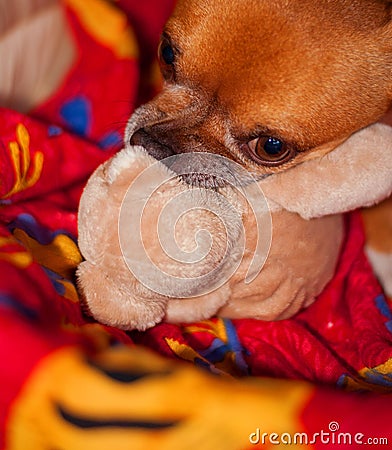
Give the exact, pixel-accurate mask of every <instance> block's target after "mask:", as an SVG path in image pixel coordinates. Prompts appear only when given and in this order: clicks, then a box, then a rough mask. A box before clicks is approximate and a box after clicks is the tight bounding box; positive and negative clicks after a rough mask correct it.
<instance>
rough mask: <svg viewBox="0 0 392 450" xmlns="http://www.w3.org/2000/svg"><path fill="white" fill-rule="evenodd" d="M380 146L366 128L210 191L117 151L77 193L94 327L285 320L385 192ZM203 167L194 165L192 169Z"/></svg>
mask: <svg viewBox="0 0 392 450" xmlns="http://www.w3.org/2000/svg"><path fill="white" fill-rule="evenodd" d="M390 142H392V128H391V127H389V126H387V125H383V124H374V125H372V126H369V127H368V128H366V129H363V130H361V131H359V132H357V133H356V134H354V135H353V136H352V137H351V138H349V139H348V140H347V141H346V142H344V143H343V144H341V145H340V147H338V148H337V149H335V150H334V151H333V152H332V153H330V154H328V155H326V156H324V157H322V158H318V159H314V160H311V161H308V162H305V163H303V164H300V165H298V166H296V167H294V168H292V169H290V170H287V171H285V172H282V173H279V174H274V175H271V176H269V177H267V178H265V179H264V180H262V181H258V182H256V181H254V180H253V181H252V180H251V181H249V182H246V183H243V185H241V186H238V185H237V184H236V183H235V182H233V181H229V182H226V183H222V184H219V183H217V187H216V188H215V189H210V188H205V187H203V184H202V183H201V184H200V183H192V182H191V183H190V182H189V179H187V176H185V177H184V175H183V174H180V175H181V176H180V175H179V174H178V170H176V166H184V164H179V163H177V162H175V161H174V162H169V163H168V162H165V164H164V163H161V162H158V161H156V160H155V159H154V158H152V157H151V156H149V155H148V153H147V152H146V151H145V149H143V148H141V147H127V148H126V149H124V150H122V151H121V152H119V153H118V154H117V155H116V156H115V157H113V158H112V159H111V160H109V161H108V162H106V163H105V164H103V165H102V166H101V167H99V168H98V169H97V170H96V172H95V173H94V174H93V175H92V177H91V178H90V180H89V182H88V184H87V186H86V188H85V191H84V193H83V195H82V199H81V203H80V210H79V246H80V249H81V252H82V254H83V255H84V257H85V259H86V261H84V262H83V263H82V264H81V265H80V266H79V268H78V273H77V276H78V282H79V287H80V291H81V293H82V295H83V297H84V303H85V307H86V309H87V310H88V311H89V313H90V314H92V315H93V316H94V317H95V318H96V319H97V320H98V321H100V322H103V323H105V324H108V325H113V326H116V327H119V328H123V329H135V328H136V329H139V330H144V329H147V328H149V327H151V326H153V325H155V324H157V323H158V322H160V321H162V320H165V321H169V322H190V321H198V320H202V319H206V318H209V317H211V316H213V315H216V314H218V315H220V316H224V317H230V318H245V317H252V318H259V319H263V320H276V319H284V318H288V317H291V316H292V315H294V314H295V313H296V312H298V311H299V310H300V309H302V308H304V307H307V306H308V305H310V304H311V303H312V302H313V301H314V300H315V299H316V297H317V295H318V294H320V292H321V291H322V290H323V289H324V287H325V286H326V285H327V283H328V282H329V281H330V280H331V278H332V276H333V274H334V270H335V267H336V264H337V261H338V258H339V251H340V247H341V243H342V240H343V239H344V225H343V217H342V213H343V212H345V211H348V210H352V209H355V208H358V207H361V206H367V205H371V204H374V203H376V202H379V201H380V200H382V199H383V198H385V197H387V196H388V195H389V194H390V192H391V190H392V179H391V173H392V156H389V155H390V154H391V152H389V153H388V152H387V149H388V148H390V145H391V144H390ZM369 148H385V149H386V150H385V151H384V152H372V153H371V155H370V154H369ZM385 155H387V156H385ZM188 157H189V154H188ZM193 157H195V154H193ZM203 157H204V158H206V156H201V157H199V158H203ZM196 158H197V156H196ZM214 164H215V163H213V162H211V161H205V162H204V163H203V160H202V162H201V163H200V162H199V163H197V164H196V165H195V167H197V168H198V169H197V170H196V169H195V171H196V172H197V171H200V167H202V166H203V167H205V168H209V167H216V165H214ZM216 164H219V163H216ZM225 164H227V163H226V162H225ZM185 166H189V167H191V165H189V164H185ZM205 170H207V169H205ZM208 170H209V169H208ZM211 170H213V169H211ZM236 170H237V169H236V168H234V169H233V170H230V171H229V172H230V173H233V172H235V171H236ZM235 178H236V177H233V179H235ZM226 181H227V180H226Z"/></svg>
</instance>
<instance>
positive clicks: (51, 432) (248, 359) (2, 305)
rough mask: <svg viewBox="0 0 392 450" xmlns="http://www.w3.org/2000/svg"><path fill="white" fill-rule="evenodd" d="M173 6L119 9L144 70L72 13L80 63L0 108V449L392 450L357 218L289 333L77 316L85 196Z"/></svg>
mask: <svg viewBox="0 0 392 450" xmlns="http://www.w3.org/2000/svg"><path fill="white" fill-rule="evenodd" d="M171 3H172V2H171V1H169V0H168V1H166V2H163V1H158V0H157V1H155V2H152V1H151V3H150V5H151V6H150V9H149V8H147V7H144V6H142V4H141V3H140V2H137V1H136V0H123V1H119V2H118V4H119V7H120V8H122V11H123V14H124V15H127V17H128V19H129V20H130V22H131V24H132V25H133V27H134V30H136V36H137V37H138V39H139V41H138V44H139V48H140V55H141V56H140V58H137V56H136V55H135V56H134V57H129V56H127V57H119V56H118V55H117V54H116V52H115V51H113V49H112V48H109V47H107V46H105V45H103V44H102V43H101V42H99V40H97V39H96V37H95V36H94V35H93V34H91V32H90V31H89V30H88V29H86V28H85V27H84V26H83V21H81V20H80V17H78V14H76V13H75V12H74V11H72V10H70V11H69V18H70V26H72V29H73V32H74V36H75V40H76V42H77V43H78V50H79V58H78V62H77V64H75V66H74V68H73V69H72V70H71V72H70V73H69V74H68V76H67V78H66V80H65V82H64V83H63V85H62V87H61V88H60V89H59V91H58V92H57V93H56V94H55V96H53V97H52V98H51V99H49V100H48V101H47V102H46V103H45V104H43V105H41V106H40V107H39V108H37V109H36V110H35V111H32V112H31V114H29V115H28V116H27V115H21V114H19V113H17V112H15V111H10V110H6V109H0V174H1V175H0V199H1V200H0V273H1V277H0V311H1V315H0V325H1V326H0V336H1V341H0V342H1V344H0V381H1V383H0V448H7V449H20V450H28V449H49V448H50V449H53V448H64V449H67V450H68V449H69V450H70V449H75V450H76V449H80V448H84V449H89V448H91V449H93V448H94V449H100V448H102V449H107V448H116V450H117V449H122V448H124V449H125V448H132V449H138V448H140V449H145V448H159V449H162V448H168V449H174V448H176V449H177V448H184V449H190V448H206V449H208V448H216V449H220V448H221V449H230V448H233V449H237V448H238V449H239V448H252V447H253V446H254V445H255V444H256V443H257V442H259V444H260V445H263V442H264V443H265V445H271V446H274V445H276V443H275V442H273V441H274V440H275V441H276V440H277V439H280V441H279V442H280V443H282V444H285V443H286V444H287V443H288V440H289V439H291V442H294V436H295V433H296V432H298V433H305V434H306V439H308V441H305V434H304V435H302V438H301V439H302V441H303V442H302V443H303V444H307V443H308V444H309V445H307V447H306V448H332V446H336V448H348V446H349V442H348V441H349V439H350V442H351V444H352V445H351V446H350V448H352V447H354V448H355V446H356V445H360V444H359V441H360V440H361V439H362V441H361V442H362V443H364V442H365V440H366V444H370V443H374V442H376V440H378V441H377V442H381V443H383V442H384V441H380V439H389V442H392V435H391V432H390V431H389V430H390V420H391V419H392V412H391V408H390V406H389V397H388V396H385V395H381V394H384V393H387V392H389V391H390V390H391V388H392V376H391V367H392V359H391V358H392V311H391V308H390V303H389V301H388V300H387V299H386V298H385V296H384V295H383V293H382V291H381V288H380V286H379V284H378V283H377V281H376V279H375V277H374V276H373V274H372V271H371V268H370V266H369V264H368V262H367V260H366V257H365V255H364V253H363V243H364V242H363V241H364V236H363V230H362V224H361V220H360V217H359V215H358V214H357V213H352V214H350V215H348V216H347V217H346V239H345V244H344V248H343V249H342V254H341V258H340V262H339V266H338V268H337V271H336V275H335V277H334V279H333V280H332V281H331V282H330V283H329V285H328V286H327V288H326V289H325V291H324V292H323V293H322V294H321V295H320V297H319V299H318V300H317V301H316V302H315V303H314V304H313V305H312V306H311V307H310V308H308V309H307V310H306V311H304V312H302V313H300V314H298V315H297V316H295V317H294V318H292V319H290V320H285V321H281V322H261V321H257V320H235V321H232V320H222V319H219V318H216V319H212V320H209V321H204V322H202V323H197V324H191V325H185V326H176V325H168V324H161V325H158V326H156V327H155V328H153V329H151V330H149V331H148V332H145V333H135V332H131V333H125V332H122V331H119V330H115V329H110V328H108V327H103V326H101V325H99V324H95V323H94V322H93V321H92V320H91V319H90V318H87V317H85V316H84V315H83V313H82V310H81V308H80V305H79V302H78V294H77V291H76V287H75V279H74V273H75V268H76V266H77V264H78V263H79V262H80V261H81V255H80V253H79V251H78V248H77V223H76V220H77V207H78V201H79V197H80V194H81V191H82V189H83V186H84V185H85V183H86V181H87V178H88V177H89V175H90V174H91V173H92V171H93V170H94V169H95V168H96V167H97V166H98V165H99V164H100V163H102V162H103V161H105V160H106V159H107V158H109V157H110V156H111V155H113V154H114V153H115V152H116V151H117V150H118V149H119V148H120V147H121V139H122V132H123V129H124V126H125V123H126V120H127V118H128V116H129V114H130V113H131V112H132V109H133V108H134V107H135V105H136V104H137V103H138V102H139V101H140V100H145V99H146V98H147V97H146V96H148V95H151V93H153V92H154V91H155V90H156V89H157V88H158V86H157V85H156V84H154V83H153V82H149V81H150V80H151V78H149V75H148V70H149V67H150V63H151V61H152V60H153V57H152V54H153V53H152V49H153V48H154V46H155V45H156V41H157V37H158V34H159V30H160V28H161V26H162V24H163V22H164V20H165V18H166V16H167V14H168V12H169V10H170V8H171V6H172V5H171ZM153 6H154V8H155V9H154V13H151V11H152V9H151V8H152V7H153ZM101 25H102V26H104V23H102V24H101ZM146 30H148V32H147V31H146ZM135 343H136V344H137V345H136V346H134V344H135ZM142 346H146V347H150V348H151V349H153V350H155V351H157V352H159V353H161V354H163V355H164V356H166V357H169V358H166V359H163V360H161V359H159V358H158V359H156V356H155V355H152V354H150V353H144V351H143V350H140V348H139V347H142ZM171 358H174V359H179V360H186V361H190V362H192V363H193V364H192V365H191V364H188V363H187V364H174V365H173V363H172V362H171V361H170V360H169V359H171ZM193 365H197V366H201V367H203V368H205V369H207V370H206V371H204V372H203V371H202V372H200V371H198V370H196V369H195V368H194V367H193ZM208 372H213V373H216V374H220V375H221V376H220V377H218V378H217V377H213V376H210V375H208V374H207V373H208ZM227 374H230V375H233V376H235V377H237V376H244V375H253V376H263V377H267V378H257V379H251V380H249V379H246V380H243V379H241V381H234V380H227V378H228V377H227V376H226V375H227ZM268 377H269V378H268ZM283 379H294V380H305V381H306V383H303V382H300V381H286V380H283ZM322 385H324V387H321V386H322ZM325 385H329V387H326V386H325ZM331 386H332V387H333V388H332V387H331ZM336 388H338V389H337V390H336ZM347 390H349V391H351V390H354V391H373V393H368V394H358V393H357V394H354V395H352V394H348V393H347V392H345V391H347ZM339 430H340V431H341V432H342V433H343V434H346V436H345V437H343V436H340V434H339ZM263 433H264V435H263ZM273 433H275V434H277V435H278V437H274V436H273ZM314 433H319V435H318V436H316V437H314V436H313V434H314ZM323 433H324V434H323ZM265 434H266V435H265ZM285 434H286V435H285ZM327 434H328V437H327V436H326V435H327ZM357 434H362V437H358V436H356V435H357ZM271 436H272V438H271ZM284 439H285V440H286V442H285V441H284ZM296 439H297V440H298V442H299V440H300V436H299V435H298V436H297V438H296ZM327 439H329V440H328V442H326V440H327ZM333 440H334V442H333ZM371 440H372V441H371ZM311 441H312V443H311ZM338 441H339V442H338ZM59 442H61V444H57V443H59ZM327 444H328V445H329V447H325V445H327ZM165 445H166V446H165ZM388 448H389V447H388Z"/></svg>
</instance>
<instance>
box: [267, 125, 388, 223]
mask: <svg viewBox="0 0 392 450" xmlns="http://www.w3.org/2000/svg"><path fill="white" fill-rule="evenodd" d="M391 173H392V127H390V126H388V125H385V124H381V123H376V124H373V125H371V126H369V127H367V128H364V129H363V130H361V131H358V132H357V133H355V134H353V135H352V136H351V137H350V138H349V139H347V141H345V142H344V143H343V144H341V145H340V146H339V147H337V148H336V149H335V150H333V151H332V152H331V153H329V154H328V155H326V156H323V157H322V158H316V159H313V160H311V161H307V162H304V163H303V164H300V165H298V166H295V167H294V168H292V169H290V170H287V171H286V172H282V173H279V174H276V175H273V176H271V177H268V178H266V179H265V180H263V181H262V182H260V186H261V188H262V190H263V192H264V194H265V195H266V197H267V198H268V199H271V200H272V201H274V202H275V203H277V204H278V205H280V206H281V207H282V208H283V209H286V210H288V211H291V212H296V213H298V214H300V215H301V216H302V217H304V218H305V219H311V218H314V217H321V216H326V215H329V214H338V213H342V212H346V211H350V210H354V209H357V208H359V207H363V206H371V205H374V204H375V203H378V202H380V201H381V200H383V199H385V198H387V197H388V196H389V195H390V194H391V192H392V177H391Z"/></svg>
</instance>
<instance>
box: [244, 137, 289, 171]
mask: <svg viewBox="0 0 392 450" xmlns="http://www.w3.org/2000/svg"><path fill="white" fill-rule="evenodd" d="M247 147H248V149H249V150H250V156H251V157H252V159H253V160H254V161H256V162H257V163H259V164H265V165H269V166H271V165H279V164H283V163H284V162H286V161H288V160H289V159H291V158H292V157H293V156H294V153H295V152H294V151H293V149H292V148H291V147H290V146H288V145H287V144H286V143H285V142H284V141H282V140H280V139H277V138H275V137H273V136H259V137H258V138H257V139H253V140H252V141H250V142H248V144H247Z"/></svg>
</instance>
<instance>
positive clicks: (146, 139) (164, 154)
mask: <svg viewBox="0 0 392 450" xmlns="http://www.w3.org/2000/svg"><path fill="white" fill-rule="evenodd" d="M129 143H130V144H131V145H141V146H142V147H144V148H145V149H146V150H147V152H148V153H149V154H150V155H151V156H153V157H154V158H155V159H158V160H159V161H161V160H162V159H165V158H168V157H169V156H172V155H174V154H175V152H174V151H173V150H172V149H171V148H170V147H169V146H168V145H165V144H163V143H162V142H159V141H158V140H157V139H155V138H154V136H153V135H152V133H150V132H149V131H148V130H147V129H146V128H140V129H139V130H137V131H135V133H133V135H132V136H131V138H130V139H129Z"/></svg>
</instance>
